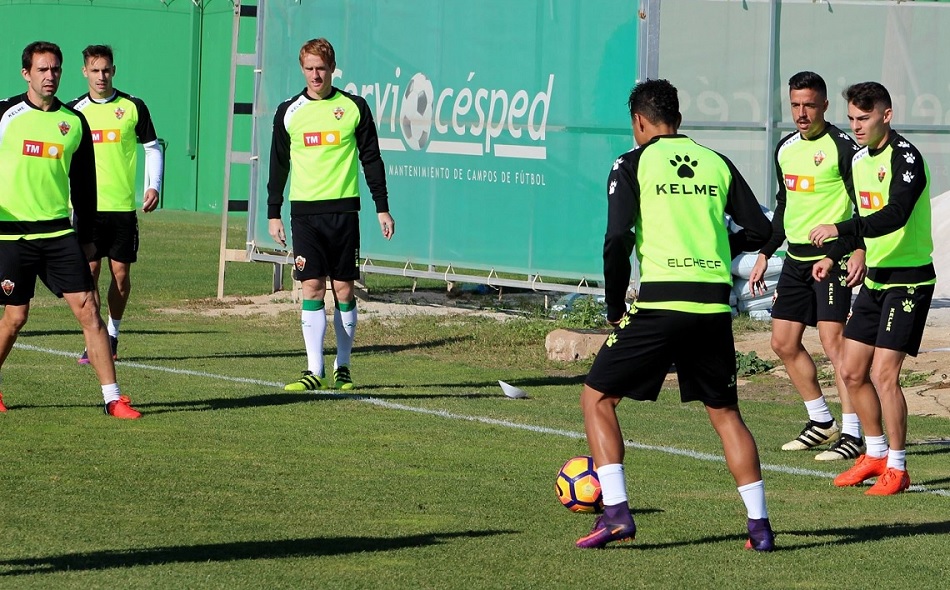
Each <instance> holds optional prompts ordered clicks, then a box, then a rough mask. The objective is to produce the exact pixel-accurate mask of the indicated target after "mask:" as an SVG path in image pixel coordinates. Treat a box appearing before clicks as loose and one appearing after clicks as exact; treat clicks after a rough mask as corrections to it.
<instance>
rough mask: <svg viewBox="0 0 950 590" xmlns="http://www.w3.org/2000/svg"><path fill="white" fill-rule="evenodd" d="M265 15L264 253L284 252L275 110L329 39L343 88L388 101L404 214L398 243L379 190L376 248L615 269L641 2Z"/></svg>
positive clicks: (390, 146)
mask: <svg viewBox="0 0 950 590" xmlns="http://www.w3.org/2000/svg"><path fill="white" fill-rule="evenodd" d="M262 16H263V18H264V19H265V21H264V30H265V36H264V38H265V42H264V43H263V47H264V55H263V61H264V67H263V74H262V84H261V88H262V90H261V95H259V96H258V103H257V108H256V114H255V116H256V117H258V125H259V129H260V133H259V136H258V146H257V148H258V153H259V155H260V158H261V164H260V170H261V175H260V181H259V185H258V186H257V192H258V198H257V202H256V216H255V218H254V222H253V239H254V240H255V242H256V244H257V245H258V246H259V247H270V248H276V247H277V245H276V244H275V243H273V241H272V240H271V239H270V237H269V236H268V233H267V220H266V194H267V192H266V183H267V170H268V155H269V151H270V137H271V125H272V119H273V113H274V111H275V109H276V108H277V106H278V104H279V103H280V102H281V101H283V100H285V99H286V98H288V97H290V96H292V95H293V94H295V93H297V92H299V91H300V90H301V89H302V88H303V85H304V83H303V78H302V75H301V72H300V68H299V65H298V61H297V59H298V57H297V56H298V52H299V49H300V46H301V45H302V44H303V43H304V42H305V41H306V40H308V39H311V38H314V37H326V38H327V39H329V40H330V42H331V43H333V45H334V47H335V49H336V52H337V71H336V72H335V73H334V84H335V85H336V86H337V87H340V88H342V89H344V90H346V91H348V92H352V93H356V94H359V95H361V96H363V97H365V98H366V100H367V101H368V102H369V105H370V107H371V108H372V110H373V113H374V116H375V121H376V125H377V128H378V131H379V137H380V147H381V149H382V155H383V159H384V161H385V164H386V173H387V179H388V185H389V193H390V207H391V210H392V214H393V217H394V218H395V219H396V223H397V233H396V236H395V237H394V239H393V240H392V241H391V242H386V241H385V240H384V239H383V238H382V237H381V235H380V232H379V227H378V224H377V222H376V216H375V215H374V213H373V211H374V210H373V207H372V203H371V201H370V196H369V192H368V190H367V189H366V187H365V184H364V185H363V186H362V191H363V214H362V216H361V217H362V226H361V232H362V236H363V242H362V244H363V245H362V255H363V256H364V257H367V258H372V259H374V260H389V261H396V262H405V263H411V264H413V265H414V266H416V267H419V266H423V267H424V266H425V265H427V264H433V265H452V266H453V267H455V268H468V269H484V270H491V269H494V270H495V271H499V272H503V271H504V272H513V273H523V274H526V275H532V276H533V275H540V276H545V277H549V276H550V277H564V278H587V279H592V280H599V279H600V277H602V272H603V270H602V257H601V252H602V247H603V236H604V229H605V227H606V178H607V174H608V172H609V170H610V166H611V165H612V164H613V161H614V159H615V158H616V157H617V156H618V155H620V154H622V153H624V152H626V151H628V150H629V149H631V148H632V147H633V137H632V132H631V129H630V118H629V115H628V112H627V104H626V101H627V97H628V95H629V92H630V89H631V87H632V86H633V85H634V83H635V81H636V76H637V71H636V70H637V55H636V48H637V28H638V17H637V8H636V5H635V3H634V4H632V3H630V2H628V1H622V0H601V1H599V2H597V3H591V2H584V1H582V0H559V1H557V2H553V1H551V0H480V1H479V2H443V1H441V0H414V1H412V2H408V1H380V2H360V1H357V0H336V1H333V0H327V1H321V2H308V1H303V2H300V3H291V2H267V3H266V4H265V10H264V14H263V15H262ZM288 212H289V206H288V205H286V204H285V207H284V222H285V225H287V226H288V227H289V225H288V222H289V218H288Z"/></svg>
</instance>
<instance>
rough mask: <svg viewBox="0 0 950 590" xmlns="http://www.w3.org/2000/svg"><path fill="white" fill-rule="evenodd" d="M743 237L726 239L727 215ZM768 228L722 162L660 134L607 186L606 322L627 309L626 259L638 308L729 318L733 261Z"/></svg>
mask: <svg viewBox="0 0 950 590" xmlns="http://www.w3.org/2000/svg"><path fill="white" fill-rule="evenodd" d="M725 213H728V214H729V215H731V216H732V217H733V218H734V219H735V221H736V223H738V224H739V225H741V226H742V227H743V228H744V230H743V231H740V232H739V233H737V234H733V235H732V236H730V235H729V234H728V232H727V230H726V226H725V220H724V217H723V216H724V214H725ZM771 231H772V230H771V225H770V224H769V220H768V218H767V217H766V216H765V215H764V214H763V213H762V209H761V207H759V203H758V201H757V200H756V198H755V195H754V194H753V193H752V190H751V189H750V188H749V185H748V184H747V183H746V181H745V179H744V178H742V175H741V174H739V171H738V170H736V167H735V166H734V165H733V163H732V162H731V161H729V159H728V158H726V157H725V156H723V155H721V154H719V153H716V152H714V151H713V150H711V149H709V148H706V147H704V146H701V145H699V144H697V143H696V142H694V141H693V140H692V139H690V138H688V137H686V136H684V135H664V136H659V137H656V138H654V139H653V140H651V141H649V142H647V143H646V144H644V145H642V146H640V147H639V148H637V149H634V150H632V151H630V152H627V153H626V154H624V155H622V156H620V157H619V158H618V159H617V160H616V161H615V162H614V165H613V169H612V170H611V172H610V176H609V178H608V181H607V234H606V236H605V238H604V279H605V281H606V286H605V289H604V291H605V295H606V302H607V319H609V320H610V321H617V320H619V319H620V317H621V316H622V315H623V313H624V311H625V309H626V307H625V305H624V296H625V294H626V291H627V286H628V284H629V282H630V271H631V265H630V254H631V253H632V251H633V248H634V245H635V246H636V250H637V260H638V262H639V263H640V291H639V294H638V298H637V307H640V308H645V309H667V310H673V311H684V312H691V313H720V312H728V311H729V292H730V290H731V287H732V274H731V272H730V261H731V260H732V257H733V255H734V254H738V253H739V252H744V251H750V250H753V249H758V248H760V247H761V246H762V245H763V244H765V242H766V240H768V239H769V236H770V235H771Z"/></svg>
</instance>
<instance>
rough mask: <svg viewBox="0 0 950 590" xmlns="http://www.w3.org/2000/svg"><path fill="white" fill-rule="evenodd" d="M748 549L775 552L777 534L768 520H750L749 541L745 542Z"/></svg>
mask: <svg viewBox="0 0 950 590" xmlns="http://www.w3.org/2000/svg"><path fill="white" fill-rule="evenodd" d="M745 548H746V549H755V550H756V551H774V550H775V533H773V532H772V525H771V524H769V519H767V518H750V519H749V539H748V540H747V541H746V542H745Z"/></svg>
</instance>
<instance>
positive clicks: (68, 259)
mask: <svg viewBox="0 0 950 590" xmlns="http://www.w3.org/2000/svg"><path fill="white" fill-rule="evenodd" d="M37 277H39V279H40V280H42V281H43V284H45V285H46V287H47V288H48V289H49V290H50V291H52V292H53V293H54V294H55V295H56V296H57V297H62V296H63V293H83V292H86V291H92V290H93V289H95V285H93V282H92V273H91V272H89V262H88V261H87V260H86V256H85V255H84V254H83V251H82V248H81V247H80V246H79V241H78V240H77V239H76V234H74V233H70V234H67V235H65V236H60V237H56V238H42V239H38V240H15V241H6V240H0V304H2V305H26V304H28V303H29V302H30V300H31V299H33V295H34V294H35V293H36V279H37Z"/></svg>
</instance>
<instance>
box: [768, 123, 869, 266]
mask: <svg viewBox="0 0 950 590" xmlns="http://www.w3.org/2000/svg"><path fill="white" fill-rule="evenodd" d="M857 151H858V144H856V143H855V142H854V140H852V139H851V137H850V136H849V135H848V134H847V133H845V132H844V131H842V130H841V129H838V128H837V127H835V126H834V125H831V124H830V123H828V124H826V125H825V128H824V129H823V130H822V132H821V133H820V134H818V135H817V136H816V137H814V138H812V139H805V137H803V136H802V134H801V133H800V132H798V131H796V132H794V133H790V134H789V135H786V136H785V137H783V138H782V139H781V141H779V142H778V145H777V146H776V148H775V172H776V175H777V176H778V187H779V188H778V193H776V195H775V212H774V215H773V217H772V238H771V239H770V240H769V241H768V243H767V244H766V245H765V246H763V248H762V250H761V253H762V254H764V255H765V256H772V255H773V254H775V251H776V250H778V249H779V247H781V245H782V242H784V241H785V240H786V239H787V240H788V255H789V256H790V257H792V258H794V259H796V260H802V261H811V260H820V259H822V258H824V257H826V256H827V257H829V258H831V259H832V260H834V261H835V262H838V261H839V260H841V258H843V257H844V256H845V255H847V254H850V253H851V251H852V250H854V249H855V248H856V247H863V244H862V243H860V242H859V241H858V240H857V239H856V237H855V236H848V237H843V238H841V239H839V240H829V241H827V242H826V243H825V244H824V245H822V246H820V247H819V246H813V245H812V244H811V240H810V239H809V238H808V234H809V232H811V230H812V229H814V228H815V227H816V226H818V225H821V224H825V223H838V222H839V221H844V220H846V219H850V218H851V217H852V216H853V215H854V213H855V207H856V206H857V201H856V199H855V195H854V187H853V185H852V181H851V158H852V157H854V154H855V152H857Z"/></svg>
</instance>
